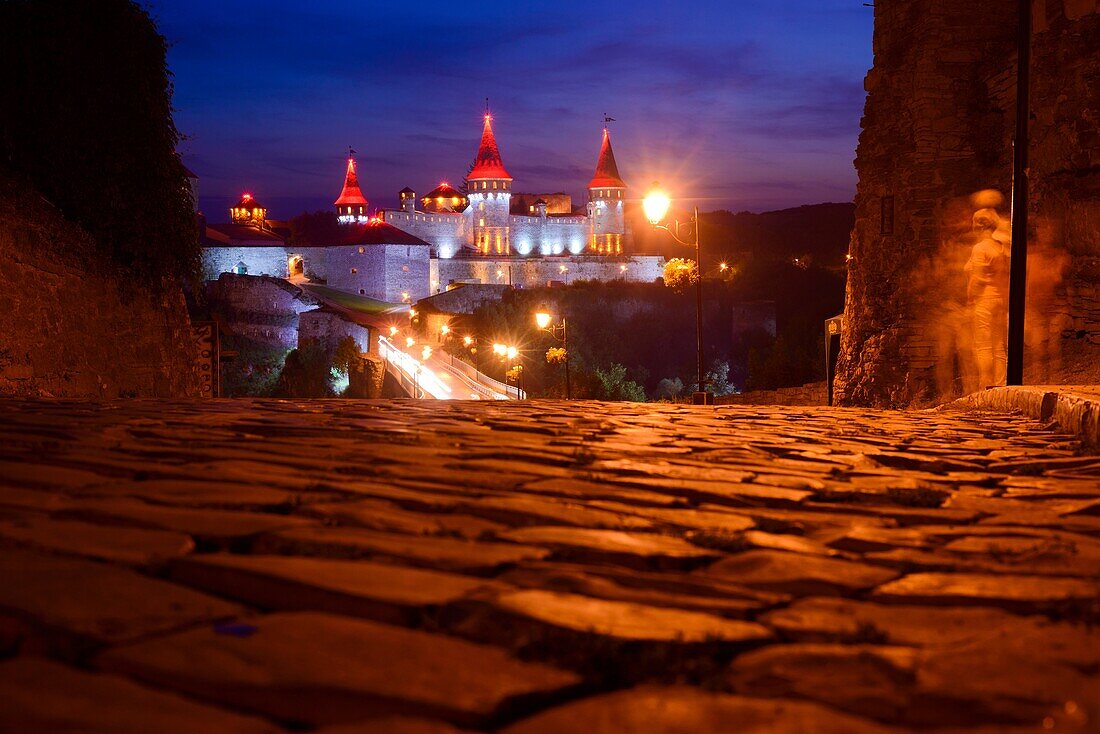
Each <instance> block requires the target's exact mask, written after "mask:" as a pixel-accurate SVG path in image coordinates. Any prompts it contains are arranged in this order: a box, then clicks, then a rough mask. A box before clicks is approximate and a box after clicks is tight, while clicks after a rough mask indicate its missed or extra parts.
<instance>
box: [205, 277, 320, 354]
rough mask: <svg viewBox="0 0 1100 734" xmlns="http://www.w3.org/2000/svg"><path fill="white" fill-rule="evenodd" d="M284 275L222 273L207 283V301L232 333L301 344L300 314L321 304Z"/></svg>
mask: <svg viewBox="0 0 1100 734" xmlns="http://www.w3.org/2000/svg"><path fill="white" fill-rule="evenodd" d="M284 277H285V276H270V275H234V274H232V273H222V274H221V275H220V276H219V277H218V279H217V280H213V281H210V282H208V283H207V284H206V289H205V294H204V300H205V302H206V303H207V305H208V306H209V307H210V309H211V311H213V312H214V313H216V314H218V315H219V320H224V323H223V324H222V325H223V326H225V327H228V328H229V330H230V331H232V332H233V333H235V334H238V335H240V336H242V337H244V338H246V339H250V340H252V341H255V342H259V343H260V344H266V345H268V346H272V347H281V348H283V349H293V348H294V347H296V346H297V345H298V327H299V316H300V315H301V314H302V313H304V312H307V311H310V310H312V309H315V308H317V307H318V306H319V305H320V304H319V303H318V301H317V300H316V299H315V298H313V297H312V296H311V295H309V294H308V293H306V292H305V291H303V290H302V289H301V288H299V287H298V286H296V285H294V284H293V283H289V282H287V281H286V280H284Z"/></svg>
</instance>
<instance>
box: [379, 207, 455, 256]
mask: <svg viewBox="0 0 1100 734" xmlns="http://www.w3.org/2000/svg"><path fill="white" fill-rule="evenodd" d="M467 211H469V210H467ZM382 221H384V222H385V223H386V224H392V225H393V226H395V227H397V228H398V229H400V230H404V231H405V232H408V233H409V234H411V235H413V236H415V237H419V238H420V239H422V240H424V241H425V242H430V243H432V244H433V245H435V249H436V252H437V254H438V255H439V256H440V257H444V258H446V257H453V256H454V255H455V253H457V252H458V251H459V250H461V249H462V248H463V247H465V246H467V245H471V246H472V245H473V242H474V234H473V229H471V227H470V217H469V216H468V215H467V213H466V212H434V213H433V212H418V211H405V210H394V209H386V210H384V211H383V212H382Z"/></svg>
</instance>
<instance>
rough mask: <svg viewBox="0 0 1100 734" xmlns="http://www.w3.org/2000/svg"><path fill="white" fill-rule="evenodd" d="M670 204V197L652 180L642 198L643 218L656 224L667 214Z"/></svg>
mask: <svg viewBox="0 0 1100 734" xmlns="http://www.w3.org/2000/svg"><path fill="white" fill-rule="evenodd" d="M671 206H672V199H670V198H669V196H668V194H666V193H665V192H664V191H662V190H661V188H660V186H659V185H658V184H657V182H656V181H654V182H653V186H652V187H650V189H649V193H648V194H646V195H645V198H644V199H642V210H643V211H645V218H646V219H648V220H649V223H650V224H658V223H660V221H661V220H662V219H664V218H665V216H666V215H667V214H668V209H669V207H671Z"/></svg>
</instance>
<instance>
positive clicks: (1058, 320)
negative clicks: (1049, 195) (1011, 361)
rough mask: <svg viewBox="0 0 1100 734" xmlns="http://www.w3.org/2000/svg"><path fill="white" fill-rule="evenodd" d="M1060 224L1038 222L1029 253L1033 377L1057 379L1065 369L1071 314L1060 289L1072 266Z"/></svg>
mask: <svg viewBox="0 0 1100 734" xmlns="http://www.w3.org/2000/svg"><path fill="white" fill-rule="evenodd" d="M1055 230H1056V227H1055V226H1054V224H1053V223H1052V222H1051V221H1049V220H1047V219H1039V220H1037V221H1036V223H1035V232H1034V234H1033V237H1032V239H1031V246H1030V247H1029V248H1028V253H1027V313H1026V316H1025V319H1024V343H1025V345H1026V346H1027V358H1028V363H1029V364H1030V366H1031V370H1030V372H1031V379H1032V380H1035V381H1038V382H1044V383H1049V382H1057V381H1059V380H1060V379H1061V372H1062V331H1063V330H1064V329H1066V328H1069V324H1068V323H1067V321H1068V320H1069V316H1068V314H1067V313H1066V311H1065V309H1064V308H1059V307H1060V306H1064V305H1065V304H1063V303H1061V302H1060V298H1059V295H1058V291H1059V289H1060V288H1061V285H1062V281H1063V280H1064V279H1065V275H1066V271H1067V269H1068V268H1069V262H1070V257H1069V253H1067V252H1066V251H1065V250H1064V249H1062V248H1061V247H1059V246H1058V245H1057V244H1056V239H1057V236H1056V231H1055Z"/></svg>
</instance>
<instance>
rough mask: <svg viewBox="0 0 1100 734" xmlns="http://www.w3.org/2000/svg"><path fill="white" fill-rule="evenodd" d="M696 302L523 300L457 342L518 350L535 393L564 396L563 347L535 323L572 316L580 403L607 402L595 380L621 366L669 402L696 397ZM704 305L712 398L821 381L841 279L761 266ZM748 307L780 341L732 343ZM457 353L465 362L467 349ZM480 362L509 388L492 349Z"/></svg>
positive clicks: (543, 292) (761, 337)
mask: <svg viewBox="0 0 1100 734" xmlns="http://www.w3.org/2000/svg"><path fill="white" fill-rule="evenodd" d="M693 293H694V291H692V292H691V293H685V294H676V293H673V292H672V291H671V290H669V289H668V288H665V287H664V286H662V285H656V284H642V283H606V284H595V283H577V284H574V285H572V286H570V287H568V288H553V289H531V290H517V291H513V292H510V293H507V294H505V297H504V299H503V300H502V301H500V302H499V303H492V304H487V305H486V306H484V307H482V308H481V309H479V310H478V311H477V312H476V313H475V314H474V315H473V317H472V318H470V319H468V320H465V321H466V324H465V325H464V327H463V329H464V331H462V330H460V331H456V332H455V334H454V337H455V338H456V339H461V337H462V336H463V335H464V334H465V333H466V332H469V333H472V334H477V335H479V336H481V337H482V338H483V339H485V340H487V341H488V344H492V343H493V342H503V343H507V344H514V345H517V346H519V347H521V348H522V349H523V350H524V362H523V363H524V365H525V374H524V381H525V386H526V387H527V389H528V391H529V393H530V394H531V395H532V396H542V395H553V396H562V395H564V394H565V387H564V370H563V368H562V366H561V365H558V364H547V362H546V359H545V354H546V351H547V349H548V348H550V347H553V346H560V345H561V344H560V342H558V341H555V340H554V339H553V337H551V336H549V335H547V334H545V333H543V332H539V331H537V330H536V329H535V328H534V323H533V321H532V319H533V314H534V312H535V311H536V310H537V309H538V308H539V307H540V306H542V305H543V304H547V305H550V306H551V307H552V308H553V309H554V310H555V311H556V312H558V313H562V312H564V313H565V314H566V315H567V316H568V323H569V347H570V349H569V363H570V367H571V375H572V384H573V395H574V397H591V398H598V397H605V398H606V397H610V395H609V393H608V390H607V386H606V383H605V381H603V380H601V379H600V378H599V376H598V374H597V370H599V371H600V373H602V374H604V375H605V376H607V375H610V374H618V370H615V372H614V373H613V371H612V370H613V366H614V365H620V366H621V367H622V368H623V370H624V371H623V373H622V374H621V375H619V379H620V380H621V381H626V382H634V383H638V384H639V385H641V386H642V388H643V389H644V391H645V393H646V394H647V395H650V396H652V397H655V398H663V397H669V396H670V390H669V385H670V384H675V383H676V381H677V380H679V385H680V390H681V391H682V392H690V391H691V389H692V387H693V386H694V385H695V383H696V382H697V381H698V372H697V367H696V341H695V299H694V295H693ZM703 297H704V305H703V321H704V334H705V339H704V359H705V360H706V362H705V363H706V365H707V368H708V371H709V372H710V373H711V374H710V377H709V378H708V389H710V390H714V389H718V390H719V391H720V392H728V391H729V390H730V389H732V387H731V385H733V386H736V387H738V388H740V389H765V388H773V387H790V386H795V385H801V384H803V383H806V382H811V381H814V380H819V379H823V378H824V359H825V358H824V353H823V343H824V322H825V319H826V318H828V317H830V316H833V315H835V314H837V313H839V312H840V311H841V309H842V308H843V305H844V279H843V277H842V276H841V275H840V274H839V273H836V272H833V271H830V270H824V269H822V268H816V267H810V268H800V267H795V266H793V265H791V264H790V263H788V262H785V261H775V260H772V261H754V262H750V263H749V264H748V265H746V266H744V267H742V268H739V270H738V272H737V273H736V274H735V275H731V276H729V277H728V278H726V279H722V278H717V277H708V278H707V279H706V280H705V281H704V283H703ZM742 301H769V302H773V303H774V304H775V306H774V308H775V316H776V327H777V333H778V335H779V338H778V339H777V338H775V337H772V336H770V335H769V334H767V333H766V332H765V331H763V330H760V331H757V332H749V333H747V334H742V335H740V336H738V337H737V338H735V337H734V334H733V326H734V325H733V316H732V309H733V305H734V304H735V303H738V302H742ZM452 350H453V351H454V353H455V354H456V355H462V354H463V353H464V350H463V349H462V347H460V346H459V347H457V348H453V347H452ZM482 352H483V354H482V359H481V367H482V370H483V371H484V372H486V373H488V374H491V375H493V376H494V377H496V378H497V379H500V380H502V381H503V379H504V377H503V371H504V370H503V367H504V365H503V364H502V363H500V360H499V359H494V358H493V356H492V355H491V353H490V350H489V347H488V345H486V344H483V345H482ZM727 365H728V371H727ZM662 383H663V384H662ZM619 397H620V398H621V395H620V396H619Z"/></svg>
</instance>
